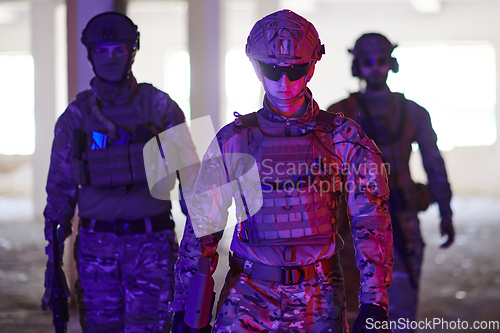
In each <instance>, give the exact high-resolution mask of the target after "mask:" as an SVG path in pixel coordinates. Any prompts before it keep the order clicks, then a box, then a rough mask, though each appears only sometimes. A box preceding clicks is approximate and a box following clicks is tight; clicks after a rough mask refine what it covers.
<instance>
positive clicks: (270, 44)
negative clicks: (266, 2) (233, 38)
mask: <svg viewBox="0 0 500 333" xmlns="http://www.w3.org/2000/svg"><path fill="white" fill-rule="evenodd" d="M246 54H247V56H248V57H249V58H250V60H252V61H255V60H258V61H262V62H269V63H280V62H286V63H289V64H299V63H305V62H313V61H314V62H316V61H318V60H320V59H321V57H322V55H323V54H325V46H324V45H323V44H321V41H320V39H319V35H318V32H317V31H316V28H315V27H314V25H313V24H312V23H311V22H309V21H308V20H306V19H305V18H303V17H302V16H300V15H298V14H296V13H294V12H292V11H291V10H287V9H284V10H280V11H277V12H275V13H272V14H269V15H267V16H265V17H263V18H262V19H260V20H259V21H257V23H255V25H254V26H253V28H252V30H251V31H250V34H249V36H248V39H247V44H246Z"/></svg>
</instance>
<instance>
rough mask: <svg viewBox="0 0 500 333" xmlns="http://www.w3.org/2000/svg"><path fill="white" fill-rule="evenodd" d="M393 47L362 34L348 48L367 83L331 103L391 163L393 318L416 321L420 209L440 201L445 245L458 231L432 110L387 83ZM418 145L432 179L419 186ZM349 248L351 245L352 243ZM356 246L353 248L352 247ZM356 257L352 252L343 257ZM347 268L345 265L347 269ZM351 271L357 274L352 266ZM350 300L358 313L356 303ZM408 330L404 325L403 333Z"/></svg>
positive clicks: (350, 287) (351, 290)
mask: <svg viewBox="0 0 500 333" xmlns="http://www.w3.org/2000/svg"><path fill="white" fill-rule="evenodd" d="M396 46H397V45H393V44H392V43H391V42H390V41H389V40H388V39H387V38H386V37H385V36H383V35H381V34H378V33H367V34H364V35H362V36H361V37H360V38H359V39H358V40H357V41H356V43H355V45H354V48H353V49H351V50H349V52H350V53H351V54H352V55H353V56H354V58H353V62H352V75H353V76H355V77H358V78H359V79H360V80H362V81H364V82H365V83H366V88H365V89H364V91H360V92H356V93H352V94H350V96H349V97H348V98H347V99H344V100H342V101H340V102H338V103H335V104H333V105H331V106H330V107H329V108H328V111H329V112H332V113H339V112H341V113H343V114H344V115H345V116H346V117H349V118H352V119H354V120H357V121H360V124H361V128H362V129H363V131H364V132H365V133H366V134H367V135H368V136H369V137H370V138H372V139H373V140H375V142H376V144H377V145H378V146H379V147H380V150H381V151H382V153H383V157H384V161H385V163H386V165H387V167H388V174H389V188H390V192H391V196H390V200H389V211H390V213H391V218H392V223H393V230H394V248H395V253H394V273H393V283H392V286H391V287H390V288H389V290H388V293H389V300H390V307H389V319H390V320H391V321H397V320H398V319H399V318H404V322H406V319H409V320H410V321H413V320H416V313H417V306H418V286H419V280H420V267H421V263H422V255H423V249H424V242H423V240H422V237H421V234H420V228H419V221H418V218H417V213H418V211H419V210H425V209H427V207H428V205H429V204H430V203H431V202H432V201H433V198H434V199H435V201H437V203H438V205H439V209H440V213H441V224H440V230H441V235H442V236H447V240H446V242H445V243H444V244H443V245H442V246H441V247H442V248H447V247H449V246H450V245H451V244H452V243H453V238H454V230H453V224H452V218H451V216H452V212H451V208H450V200H451V190H450V184H449V183H448V179H447V176H446V169H445V165H444V161H443V158H442V157H441V154H440V152H439V149H438V147H437V145H436V133H434V130H433V129H432V125H431V120H430V117H429V113H428V112H427V111H426V110H425V109H424V108H422V107H421V106H420V105H418V104H416V103H415V102H413V101H410V100H407V99H406V98H405V97H404V95H403V94H399V93H393V92H391V91H390V89H389V87H388V86H387V75H388V73H389V70H392V71H393V72H394V73H397V72H398V62H397V60H396V58H394V57H392V56H391V54H392V52H393V50H394V49H395V48H396ZM413 142H416V143H418V146H419V148H420V153H421V155H422V161H423V164H424V168H425V171H426V173H427V178H428V187H427V186H425V185H423V184H415V183H414V182H413V181H412V179H411V176H410V169H409V165H408V163H409V159H410V154H411V151H412V146H411V145H412V143H413ZM347 247H349V246H347ZM350 247H352V246H350ZM352 256H354V254H353V253H352V250H351V252H350V253H346V255H345V256H343V259H345V260H349V257H352ZM345 268H346V267H345ZM346 274H348V275H352V274H354V271H353V270H352V269H351V270H350V271H348V272H347V273H346ZM348 281H349V283H347V284H346V294H347V299H348V300H349V299H352V298H353V297H355V295H356V294H357V288H359V285H356V283H355V280H354V279H349V280H348ZM352 303H353V302H351V304H349V301H348V310H351V311H355V310H356V307H357V306H356V305H357V304H354V306H353V304H352ZM399 331H401V332H407V331H410V330H408V329H405V328H402V329H401V330H398V332H399Z"/></svg>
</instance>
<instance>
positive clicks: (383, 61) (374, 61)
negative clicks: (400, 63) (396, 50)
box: [361, 57, 389, 67]
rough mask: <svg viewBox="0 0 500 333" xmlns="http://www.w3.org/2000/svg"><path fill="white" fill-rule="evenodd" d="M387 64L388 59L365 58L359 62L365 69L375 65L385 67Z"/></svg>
mask: <svg viewBox="0 0 500 333" xmlns="http://www.w3.org/2000/svg"><path fill="white" fill-rule="evenodd" d="M388 63H389V58H387V57H381V58H365V59H363V60H361V64H362V65H363V66H365V67H372V66H373V65H375V64H377V65H379V66H385V65H387V64H388Z"/></svg>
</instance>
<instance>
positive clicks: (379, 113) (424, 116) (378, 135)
mask: <svg viewBox="0 0 500 333" xmlns="http://www.w3.org/2000/svg"><path fill="white" fill-rule="evenodd" d="M328 111H329V112H333V113H343V114H344V115H345V116H346V117H349V118H351V119H354V120H355V121H361V126H362V129H363V130H364V131H366V134H367V135H368V136H369V137H370V138H372V139H373V140H374V141H375V142H376V143H377V146H378V147H379V148H380V150H381V151H382V154H383V157H384V161H385V162H386V163H388V165H389V171H388V174H389V187H390V188H391V190H393V189H402V190H403V191H404V192H406V193H409V192H410V193H411V191H412V187H413V181H412V180H411V176H410V167H409V161H410V154H411V151H412V146H411V145H412V143H413V142H416V143H418V146H419V149H420V153H421V155H422V162H423V165H424V169H425V171H426V173H427V179H428V186H429V190H430V191H431V193H432V196H433V198H434V200H435V201H436V202H437V203H438V205H439V209H440V212H441V216H443V217H445V216H451V215H452V211H451V208H450V201H451V189H450V184H449V182H448V177H447V174H446V168H445V165H444V160H443V158H442V156H441V153H440V152H439V149H438V147H437V145H436V141H437V137H436V133H435V132H434V130H433V128H432V125H431V119H430V116H429V113H428V112H427V110H425V109H424V108H423V107H421V106H420V105H418V104H417V103H415V102H413V101H411V100H407V99H406V98H405V97H404V95H403V94H400V93H391V92H388V93H387V94H385V95H383V96H379V97H377V98H374V97H372V98H369V97H367V96H364V95H362V94H360V93H353V94H350V96H349V97H348V98H346V99H344V100H342V101H340V102H337V103H335V104H333V105H331V106H330V107H329V108H328ZM358 115H359V118H358ZM407 195H408V194H407ZM413 196H414V195H413ZM410 197H411V195H410ZM406 200H411V198H406ZM410 204H411V203H410Z"/></svg>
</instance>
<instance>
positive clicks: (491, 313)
mask: <svg viewBox="0 0 500 333" xmlns="http://www.w3.org/2000/svg"><path fill="white" fill-rule="evenodd" d="M452 208H453V210H454V212H455V228H456V234H457V237H456V242H455V244H454V245H453V246H452V247H451V248H450V249H448V250H442V249H439V244H440V242H441V239H440V238H439V236H438V210H437V207H435V206H433V207H431V208H430V209H429V210H428V211H427V212H425V213H423V214H422V215H421V221H422V230H423V233H424V236H425V240H426V243H427V247H426V252H425V260H424V267H423V278H422V290H421V301H420V307H419V319H420V320H428V321H431V322H432V321H433V320H437V319H441V320H446V321H448V322H452V321H453V322H456V321H457V320H458V319H460V321H467V322H468V323H469V325H472V324H473V322H474V321H482V320H484V321H500V256H498V251H499V250H500V197H489V196H474V197H455V198H454V200H453V202H452ZM178 214H179V211H178V210H176V212H175V214H174V215H178ZM31 215H32V205H31V202H30V200H29V199H26V198H7V197H0V333H24V332H26V333H48V332H53V329H52V324H51V322H52V315H51V312H50V311H49V312H44V311H42V310H41V309H40V298H41V296H42V294H43V275H44V266H45V261H46V259H45V254H44V247H45V241H44V240H43V226H42V225H41V224H36V223H34V222H33V220H32V218H31ZM182 228H183V226H182V225H178V226H177V228H176V229H177V230H178V231H179V232H180V231H181V230H182ZM227 236H229V232H226V237H225V240H226V241H225V242H223V243H222V244H221V247H220V249H219V251H220V253H221V259H220V265H219V268H218V270H217V272H216V276H215V279H216V282H217V284H216V288H220V287H221V285H222V283H223V277H224V275H225V272H226V271H227V259H226V258H225V257H223V255H224V256H225V255H226V254H227V248H228V244H227V240H228V239H229V237H227ZM77 317H78V316H77V315H76V314H75V313H73V314H72V316H71V320H70V323H69V329H68V332H80V331H81V330H80V329H79V325H78V318H77ZM434 318H436V319H434ZM450 331H453V330H452V329H448V330H446V329H441V327H435V329H424V330H421V331H420V332H450ZM460 331H461V332H473V330H466V329H463V330H460ZM479 331H482V332H494V331H498V330H491V329H484V330H479ZM474 332H476V331H474Z"/></svg>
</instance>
